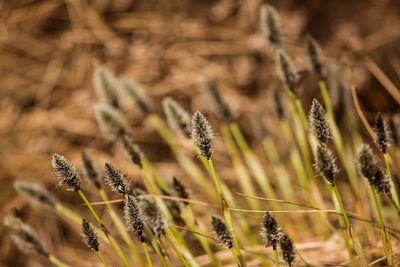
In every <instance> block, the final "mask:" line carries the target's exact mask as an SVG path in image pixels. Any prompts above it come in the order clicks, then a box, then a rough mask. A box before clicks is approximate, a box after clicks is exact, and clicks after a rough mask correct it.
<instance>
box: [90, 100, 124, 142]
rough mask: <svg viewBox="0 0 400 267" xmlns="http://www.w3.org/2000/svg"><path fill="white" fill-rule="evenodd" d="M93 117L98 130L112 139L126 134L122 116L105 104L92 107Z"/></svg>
mask: <svg viewBox="0 0 400 267" xmlns="http://www.w3.org/2000/svg"><path fill="white" fill-rule="evenodd" d="M94 115H95V118H96V121H97V124H98V125H99V127H100V129H101V130H102V131H103V132H104V133H105V134H109V135H111V136H113V137H120V136H121V135H123V134H125V133H127V128H128V126H127V125H128V123H127V122H126V120H125V118H124V116H123V115H122V114H121V113H120V112H119V111H118V110H116V109H114V108H112V107H111V106H109V105H106V104H97V105H95V106H94Z"/></svg>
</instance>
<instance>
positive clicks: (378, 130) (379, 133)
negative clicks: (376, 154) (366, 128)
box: [375, 113, 391, 154]
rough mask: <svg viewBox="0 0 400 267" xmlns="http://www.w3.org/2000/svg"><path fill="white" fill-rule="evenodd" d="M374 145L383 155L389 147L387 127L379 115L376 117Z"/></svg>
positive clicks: (389, 140) (389, 138)
mask: <svg viewBox="0 0 400 267" xmlns="http://www.w3.org/2000/svg"><path fill="white" fill-rule="evenodd" d="M375 134H376V143H377V144H378V145H379V148H380V149H381V151H382V153H383V154H385V153H386V151H387V148H388V147H389V146H390V142H391V137H390V132H389V129H388V126H387V124H386V122H385V121H384V120H383V118H382V115H381V114H380V113H379V114H378V116H377V117H376V123H375Z"/></svg>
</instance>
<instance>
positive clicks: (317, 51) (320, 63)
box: [306, 36, 326, 80]
mask: <svg viewBox="0 0 400 267" xmlns="http://www.w3.org/2000/svg"><path fill="white" fill-rule="evenodd" d="M306 51H307V56H308V61H309V63H310V66H311V68H312V70H313V71H314V73H315V74H316V75H317V77H318V79H319V80H323V79H324V77H325V72H326V71H325V67H324V58H323V55H322V52H321V47H320V46H319V44H318V43H317V41H316V40H315V39H314V38H312V37H311V36H307V38H306Z"/></svg>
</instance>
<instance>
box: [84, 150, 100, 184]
mask: <svg viewBox="0 0 400 267" xmlns="http://www.w3.org/2000/svg"><path fill="white" fill-rule="evenodd" d="M82 163H83V170H84V172H85V176H86V177H87V178H88V179H89V180H90V181H91V182H92V183H93V184H94V185H95V186H96V187H97V188H99V189H100V188H101V182H100V174H99V172H98V171H97V169H96V167H95V165H94V163H93V160H92V159H91V158H90V157H89V156H88V155H87V154H86V153H85V151H82Z"/></svg>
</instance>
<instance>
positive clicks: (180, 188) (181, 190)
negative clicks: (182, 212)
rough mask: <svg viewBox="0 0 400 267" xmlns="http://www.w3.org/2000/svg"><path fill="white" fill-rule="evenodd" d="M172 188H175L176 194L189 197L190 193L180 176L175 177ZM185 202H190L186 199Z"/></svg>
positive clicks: (186, 203)
mask: <svg viewBox="0 0 400 267" xmlns="http://www.w3.org/2000/svg"><path fill="white" fill-rule="evenodd" d="M172 188H173V189H174V191H175V193H176V195H177V196H178V197H180V198H185V199H189V198H190V195H189V192H188V190H187V189H186V186H185V185H184V184H183V183H182V182H181V180H179V179H178V178H176V177H174V178H173V179H172ZM183 204H185V205H188V204H189V202H187V201H184V202H183Z"/></svg>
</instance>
